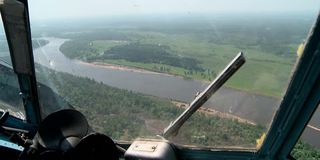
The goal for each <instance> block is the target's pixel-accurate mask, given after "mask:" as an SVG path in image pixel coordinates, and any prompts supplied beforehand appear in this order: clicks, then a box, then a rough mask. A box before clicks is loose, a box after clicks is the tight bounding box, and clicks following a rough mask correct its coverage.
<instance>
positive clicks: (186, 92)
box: [34, 38, 320, 148]
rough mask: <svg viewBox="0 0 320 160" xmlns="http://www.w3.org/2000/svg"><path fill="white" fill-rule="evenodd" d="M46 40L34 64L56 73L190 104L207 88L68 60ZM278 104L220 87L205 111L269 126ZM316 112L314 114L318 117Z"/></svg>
mask: <svg viewBox="0 0 320 160" xmlns="http://www.w3.org/2000/svg"><path fill="white" fill-rule="evenodd" d="M46 39H47V40H48V41H49V43H48V44H47V45H45V46H43V47H40V48H38V49H36V50H35V51H34V55H35V61H36V62H37V63H40V64H42V65H44V66H47V67H49V68H52V69H55V70H57V71H61V72H66V73H70V74H73V75H77V76H83V77H89V78H93V79H95V80H96V81H99V82H103V83H104V84H107V85H110V86H113V87H117V88H122V89H127V90H132V91H136V92H140V93H143V94H148V95H153V96H157V97H164V98H169V99H174V100H179V101H183V102H190V101H192V99H193V98H194V96H195V94H196V93H197V92H198V91H202V90H203V89H204V88H205V87H206V86H207V85H208V84H207V83H204V82H201V81H196V80H187V79H184V78H182V77H179V76H171V75H166V74H150V73H144V72H133V71H129V70H118V69H111V68H106V67H103V66H97V65H88V64H85V63H82V62H81V61H78V60H71V59H69V58H67V57H65V56H64V55H63V54H62V53H61V52H60V50H59V48H60V46H61V45H62V44H63V43H64V42H65V41H66V39H60V38H46ZM279 103H280V100H279V99H277V98H274V97H268V96H262V95H257V94H252V93H248V92H244V91H240V90H236V89H231V88H227V87H222V88H221V89H220V90H219V91H218V92H217V93H215V94H214V95H213V96H212V97H211V98H210V99H209V100H208V102H207V103H206V104H205V105H204V107H208V108H213V109H215V110H218V111H221V112H227V113H230V114H234V115H237V116H239V117H242V118H244V119H248V120H250V121H254V122H256V123H258V124H262V125H266V126H269V124H270V123H271V120H272V118H273V114H274V113H275V111H276V109H277V108H278V106H279ZM318 111H319V109H318ZM318 111H317V114H318V113H320V112H318ZM316 122H319V121H312V125H313V126H316V127H320V126H319V125H316V124H319V123H316ZM309 130H310V131H309ZM311 133H315V134H316V135H319V133H318V132H317V131H314V130H313V129H310V128H308V134H309V135H313V134H311ZM305 135H306V134H305ZM303 137H304V136H303ZM304 139H306V140H307V141H308V142H309V143H311V144H312V145H314V146H316V147H318V148H320V138H316V137H314V138H312V139H311V140H309V139H310V138H304Z"/></svg>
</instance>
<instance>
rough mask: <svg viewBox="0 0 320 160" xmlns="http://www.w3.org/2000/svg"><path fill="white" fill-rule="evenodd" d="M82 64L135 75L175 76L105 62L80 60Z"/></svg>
mask: <svg viewBox="0 0 320 160" xmlns="http://www.w3.org/2000/svg"><path fill="white" fill-rule="evenodd" d="M77 62H78V63H80V64H83V65H88V66H94V67H101V68H106V69H113V70H120V71H129V72H135V73H145V74H158V75H166V76H175V75H171V74H166V73H161V72H154V71H149V70H146V69H141V68H135V67H127V66H123V65H116V64H111V63H104V62H85V61H81V60H78V61H77Z"/></svg>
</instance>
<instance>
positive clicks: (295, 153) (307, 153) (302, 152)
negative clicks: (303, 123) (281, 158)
mask: <svg viewBox="0 0 320 160" xmlns="http://www.w3.org/2000/svg"><path fill="white" fill-rule="evenodd" d="M291 156H292V157H294V158H295V159H297V160H317V159H320V150H319V149H316V148H314V147H312V146H311V145H309V144H307V143H305V142H303V141H299V142H298V143H297V144H296V145H295V147H294V148H293V150H292V151H291Z"/></svg>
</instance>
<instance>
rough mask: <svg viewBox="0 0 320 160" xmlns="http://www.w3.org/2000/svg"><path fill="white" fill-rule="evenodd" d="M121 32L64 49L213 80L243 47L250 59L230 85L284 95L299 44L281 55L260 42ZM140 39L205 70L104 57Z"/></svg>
mask: <svg viewBox="0 0 320 160" xmlns="http://www.w3.org/2000/svg"><path fill="white" fill-rule="evenodd" d="M120 33H122V34H127V35H128V39H126V40H122V41H121V40H117V41H115V40H108V39H106V40H93V41H92V40H83V39H84V38H83V39H80V40H79V39H74V40H71V41H68V42H66V43H65V44H63V45H62V47H61V48H60V49H61V51H62V52H63V53H64V54H66V55H67V56H68V57H70V58H78V59H81V60H85V61H89V62H105V63H111V64H117V65H123V66H129V67H135V68H141V69H147V70H152V71H156V72H164V73H169V74H173V75H179V76H183V77H186V78H190V79H197V80H204V81H211V80H213V79H214V78H215V77H216V76H217V74H219V72H220V71H221V70H222V69H223V68H224V67H225V66H226V65H227V63H228V62H229V61H231V59H232V58H233V57H234V56H235V55H236V54H237V53H239V52H240V51H243V52H244V53H245V56H246V58H247V63H246V64H245V65H244V67H243V68H242V69H241V70H240V71H239V72H238V73H237V74H236V75H235V76H234V77H233V78H232V79H231V80H230V81H229V82H228V83H227V86H229V87H232V88H237V89H241V90H246V91H250V92H253V93H258V94H263V95H268V96H274V97H280V96H281V95H282V93H283V90H284V89H285V88H286V85H287V83H288V80H289V77H290V74H291V70H292V67H293V64H294V63H295V59H296V55H295V50H296V48H295V47H294V46H297V45H298V44H290V45H288V46H287V48H286V49H287V50H288V52H289V53H290V54H289V55H277V54H276V53H269V52H267V51H265V50H263V49H261V47H260V46H258V45H255V46H244V47H243V48H240V47H237V46H236V45H232V44H219V43H214V42H209V41H208V40H206V39H201V37H197V36H195V35H193V34H182V35H181V34H178V35H174V34H173V35H172V34H166V33H158V32H150V31H149V32H144V31H130V32H129V31H123V32H120ZM137 37H138V38H139V39H138V38H137ZM137 42H138V43H139V44H150V45H155V44H158V45H162V46H167V51H168V52H170V53H171V54H174V55H177V56H180V57H188V58H192V59H195V60H197V61H199V62H200V66H201V67H202V68H203V71H199V70H190V69H189V68H183V67H178V66H173V65H168V64H161V63H146V62H138V61H130V60H128V59H122V58H118V59H108V58H105V57H103V55H104V54H105V53H106V52H107V51H108V50H110V49H112V48H113V47H116V46H125V45H128V44H129V43H137ZM79 46H81V47H79Z"/></svg>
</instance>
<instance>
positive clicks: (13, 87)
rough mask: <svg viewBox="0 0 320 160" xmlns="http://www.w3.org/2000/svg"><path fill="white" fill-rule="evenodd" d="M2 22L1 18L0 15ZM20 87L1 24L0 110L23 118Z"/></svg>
mask: <svg viewBox="0 0 320 160" xmlns="http://www.w3.org/2000/svg"><path fill="white" fill-rule="evenodd" d="M0 20H1V23H2V18H1V16H0ZM19 92H20V88H19V83H18V79H17V76H16V74H14V72H13V69H12V65H11V59H10V52H9V48H8V43H7V39H6V35H5V32H4V28H3V25H1V27H0V111H1V112H9V113H10V115H13V116H15V117H18V118H20V119H25V115H24V110H23V104H22V99H21V97H20V95H19Z"/></svg>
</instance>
